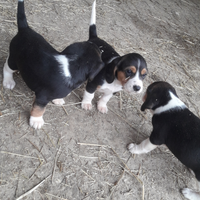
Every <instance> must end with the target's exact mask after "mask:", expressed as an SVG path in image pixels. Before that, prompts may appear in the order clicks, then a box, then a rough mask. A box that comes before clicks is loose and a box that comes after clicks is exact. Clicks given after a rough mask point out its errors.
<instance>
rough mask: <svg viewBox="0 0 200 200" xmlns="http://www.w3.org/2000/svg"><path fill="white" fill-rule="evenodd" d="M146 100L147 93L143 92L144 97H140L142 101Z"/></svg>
mask: <svg viewBox="0 0 200 200" xmlns="http://www.w3.org/2000/svg"><path fill="white" fill-rule="evenodd" d="M146 99H147V93H146V92H145V94H144V96H143V97H142V101H143V102H145V101H146Z"/></svg>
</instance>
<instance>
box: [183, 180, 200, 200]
mask: <svg viewBox="0 0 200 200" xmlns="http://www.w3.org/2000/svg"><path fill="white" fill-rule="evenodd" d="M198 183H199V188H200V182H198ZM199 188H198V189H199ZM182 193H183V195H184V196H185V198H187V199H190V200H199V199H200V192H197V191H194V190H192V189H189V188H184V189H183V190H182Z"/></svg>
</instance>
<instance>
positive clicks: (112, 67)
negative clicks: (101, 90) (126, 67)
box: [105, 57, 121, 83]
mask: <svg viewBox="0 0 200 200" xmlns="http://www.w3.org/2000/svg"><path fill="white" fill-rule="evenodd" d="M120 60H121V57H118V58H115V59H114V60H113V61H112V62H111V63H109V64H108V65H107V66H106V74H105V79H106V81H107V82H108V83H112V82H113V81H114V79H115V72H116V71H117V69H118V66H119V63H120Z"/></svg>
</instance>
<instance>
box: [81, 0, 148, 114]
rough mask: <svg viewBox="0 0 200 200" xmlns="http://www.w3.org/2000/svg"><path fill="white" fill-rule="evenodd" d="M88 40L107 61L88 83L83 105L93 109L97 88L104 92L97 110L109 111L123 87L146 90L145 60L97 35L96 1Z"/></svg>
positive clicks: (138, 91)
mask: <svg viewBox="0 0 200 200" xmlns="http://www.w3.org/2000/svg"><path fill="white" fill-rule="evenodd" d="M89 41H91V42H92V43H94V44H96V45H97V46H98V47H99V49H100V50H101V52H102V60H103V62H104V63H105V68H103V69H102V70H101V71H100V73H99V74H98V75H97V76H96V77H95V78H94V79H93V81H91V82H88V83H87V85H86V91H85V93H84V95H83V100H82V108H83V109H85V110H91V109H92V99H93V98H94V93H95V91H96V90H98V91H99V92H101V93H103V96H102V97H101V99H100V100H99V101H98V106H97V107H98V110H99V111H100V112H101V113H107V106H106V104H107V102H108V101H109V99H110V98H111V97H112V95H113V93H115V92H118V91H120V90H122V89H124V90H126V91H127V92H129V93H132V92H135V93H140V92H141V91H142V89H143V79H144V78H145V76H146V75H147V64H146V61H145V59H144V58H143V57H142V56H141V55H139V54H137V53H130V54H127V55H124V56H120V55H119V54H118V53H117V52H116V51H115V50H114V49H113V48H112V47H111V46H110V45H109V44H108V43H106V42H105V41H104V40H102V39H100V38H98V36H97V32H96V1H94V3H93V5H92V15H91V21H90V28H89Z"/></svg>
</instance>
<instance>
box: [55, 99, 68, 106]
mask: <svg viewBox="0 0 200 200" xmlns="http://www.w3.org/2000/svg"><path fill="white" fill-rule="evenodd" d="M52 102H53V103H54V104H56V105H63V104H65V101H64V99H54V100H52Z"/></svg>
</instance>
